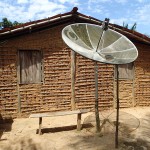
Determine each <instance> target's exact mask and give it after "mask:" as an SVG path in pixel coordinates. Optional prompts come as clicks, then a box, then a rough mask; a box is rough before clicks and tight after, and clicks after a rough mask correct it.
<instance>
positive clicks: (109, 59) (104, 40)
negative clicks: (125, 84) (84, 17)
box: [62, 23, 138, 64]
mask: <svg viewBox="0 0 150 150" xmlns="http://www.w3.org/2000/svg"><path fill="white" fill-rule="evenodd" d="M62 38H63V40H64V42H65V43H66V44H67V45H68V46H69V47H70V48H71V49H72V50H74V51H75V52H77V53H79V54H81V55H82V56H85V57H87V58H89V59H92V60H95V61H99V62H103V63H110V64H126V63H130V62H133V61H134V60H135V59H136V58H137V56H138V51H137V48H136V47H135V45H134V44H133V43H132V42H131V41H130V40H129V39H128V38H126V37H125V36H124V35H122V34H120V33H118V32H116V31H114V30H111V29H108V30H106V31H104V30H103V29H102V27H101V26H98V25H93V24H87V23H76V24H71V25H68V26H66V27H65V28H64V29H63V30H62ZM100 39H101V40H100ZM99 40H100V41H99Z"/></svg>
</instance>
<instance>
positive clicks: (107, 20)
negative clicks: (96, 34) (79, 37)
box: [94, 18, 109, 132]
mask: <svg viewBox="0 0 150 150" xmlns="http://www.w3.org/2000/svg"><path fill="white" fill-rule="evenodd" d="M108 24H109V19H108V18H105V21H103V23H102V29H103V31H102V34H101V36H100V38H99V41H98V44H97V48H96V52H97V50H98V47H99V45H100V43H101V40H102V37H103V34H104V32H105V31H106V30H107V29H108ZM94 71H95V117H96V132H100V118H99V109H98V64H97V61H95V70H94Z"/></svg>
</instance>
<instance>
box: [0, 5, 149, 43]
mask: <svg viewBox="0 0 150 150" xmlns="http://www.w3.org/2000/svg"><path fill="white" fill-rule="evenodd" d="M77 10H78V8H77V7H74V8H73V10H72V11H70V12H67V13H64V14H58V15H55V16H52V17H49V18H46V19H41V20H36V21H31V22H27V23H24V24H21V25H18V26H14V27H12V28H5V29H2V30H0V40H4V39H7V38H10V37H13V36H17V35H21V34H23V33H29V32H32V31H35V30H36V31H37V30H39V29H42V28H44V27H47V26H51V25H53V26H55V25H57V24H62V23H64V22H65V23H66V22H67V21H68V22H69V21H74V22H78V20H79V19H80V20H83V22H84V21H85V22H89V23H93V24H98V25H101V24H102V21H101V20H98V19H96V18H93V17H91V16H86V15H84V14H81V13H79V12H77ZM109 28H111V29H113V30H116V31H118V32H120V33H122V34H124V35H125V36H127V37H129V38H130V39H132V40H135V41H139V42H142V43H144V44H148V45H149V44H150V38H149V37H147V36H146V35H144V34H141V33H139V32H136V31H132V30H129V29H127V28H124V27H122V26H119V25H116V24H109Z"/></svg>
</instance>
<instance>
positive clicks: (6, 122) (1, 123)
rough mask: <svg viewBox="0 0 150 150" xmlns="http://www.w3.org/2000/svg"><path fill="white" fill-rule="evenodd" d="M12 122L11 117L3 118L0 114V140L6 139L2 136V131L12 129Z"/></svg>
mask: <svg viewBox="0 0 150 150" xmlns="http://www.w3.org/2000/svg"><path fill="white" fill-rule="evenodd" d="M12 123H13V119H12V118H9V119H3V117H2V116H1V114H0V141H1V140H6V139H3V138H2V135H3V133H4V132H10V131H11V129H12Z"/></svg>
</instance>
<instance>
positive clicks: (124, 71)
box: [115, 63, 134, 79]
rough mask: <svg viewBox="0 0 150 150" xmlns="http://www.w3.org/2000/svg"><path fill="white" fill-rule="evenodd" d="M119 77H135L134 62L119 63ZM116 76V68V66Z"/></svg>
mask: <svg viewBox="0 0 150 150" xmlns="http://www.w3.org/2000/svg"><path fill="white" fill-rule="evenodd" d="M118 71H119V79H133V78H134V64H133V63H129V64H122V65H118ZM115 78H116V68H115Z"/></svg>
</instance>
